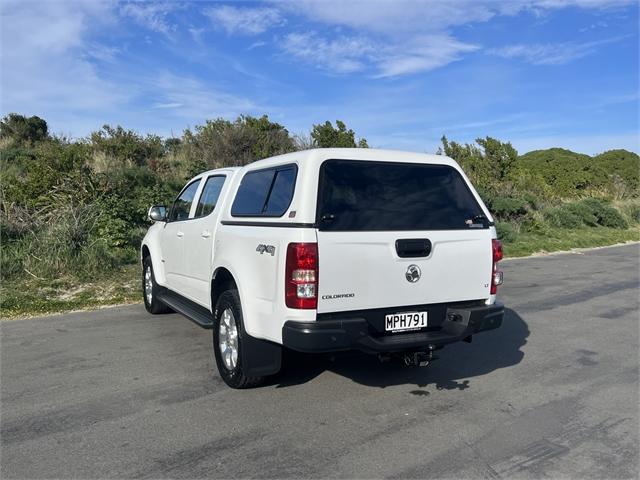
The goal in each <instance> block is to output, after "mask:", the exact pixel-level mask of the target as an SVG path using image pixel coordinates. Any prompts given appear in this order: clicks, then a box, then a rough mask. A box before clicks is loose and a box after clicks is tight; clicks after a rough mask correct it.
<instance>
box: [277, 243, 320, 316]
mask: <svg viewBox="0 0 640 480" xmlns="http://www.w3.org/2000/svg"><path fill="white" fill-rule="evenodd" d="M317 293H318V244H317V243H290V244H289V246H288V247H287V263H286V267H285V300H286V302H285V303H286V305H287V307H289V308H304V309H310V308H317V306H318V297H317Z"/></svg>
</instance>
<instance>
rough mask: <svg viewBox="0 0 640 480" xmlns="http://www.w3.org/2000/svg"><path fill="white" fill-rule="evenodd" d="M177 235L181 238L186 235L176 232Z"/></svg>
mask: <svg viewBox="0 0 640 480" xmlns="http://www.w3.org/2000/svg"><path fill="white" fill-rule="evenodd" d="M176 235H177V236H179V237H180V238H182V237H183V236H184V233H182V232H176Z"/></svg>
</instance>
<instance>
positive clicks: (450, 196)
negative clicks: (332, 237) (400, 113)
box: [317, 160, 484, 231]
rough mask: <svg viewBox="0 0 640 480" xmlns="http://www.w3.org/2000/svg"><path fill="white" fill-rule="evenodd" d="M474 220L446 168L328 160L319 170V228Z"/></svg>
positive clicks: (449, 225) (474, 211)
mask: <svg viewBox="0 0 640 480" xmlns="http://www.w3.org/2000/svg"><path fill="white" fill-rule="evenodd" d="M478 217H481V218H484V217H483V212H482V209H481V208H480V206H479V205H478V202H477V201H476V199H475V198H474V196H473V194H472V193H471V190H469V187H468V186H467V184H466V182H465V181H464V179H463V178H462V176H461V175H460V174H459V173H458V171H457V170H455V169H454V168H452V167H449V166H447V165H430V164H420V163H392V162H362V161H349V160H329V161H326V162H324V163H323V164H322V167H321V169H320V185H319V188H318V213H317V222H318V225H319V228H320V230H330V231H390V230H456V229H468V228H470V225H469V224H470V223H476V222H472V220H473V219H474V218H478Z"/></svg>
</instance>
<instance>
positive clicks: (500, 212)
mask: <svg viewBox="0 0 640 480" xmlns="http://www.w3.org/2000/svg"><path fill="white" fill-rule="evenodd" d="M490 204H491V207H490V208H491V211H492V212H493V213H494V214H495V215H496V217H498V218H499V219H500V220H516V219H517V218H519V217H521V216H523V215H524V214H526V213H527V202H526V201H525V200H523V199H521V198H511V197H495V198H493V199H491V201H490Z"/></svg>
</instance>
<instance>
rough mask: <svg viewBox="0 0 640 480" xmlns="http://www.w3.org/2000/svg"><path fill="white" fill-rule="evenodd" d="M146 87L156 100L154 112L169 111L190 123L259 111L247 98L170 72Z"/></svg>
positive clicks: (163, 73)
mask: <svg viewBox="0 0 640 480" xmlns="http://www.w3.org/2000/svg"><path fill="white" fill-rule="evenodd" d="M147 84H148V86H149V89H150V93H151V95H153V96H155V97H156V102H155V104H154V108H160V109H170V110H171V111H172V113H173V114H174V115H176V116H179V117H181V118H186V119H188V120H190V121H202V120H204V119H206V118H217V117H226V118H232V117H235V116H237V115H239V114H241V113H249V112H254V111H256V110H258V107H257V106H256V105H255V104H254V103H253V102H252V101H250V100H248V99H246V98H243V97H239V96H236V95H231V94H228V93H224V92H221V91H219V90H218V89H216V88H215V87H214V86H212V85H208V84H206V83H205V82H203V81H201V80H198V79H195V78H193V77H188V76H181V75H176V74H174V73H171V72H168V71H164V72H161V73H160V74H158V75H156V76H154V77H153V79H151V78H149V79H148V81H147Z"/></svg>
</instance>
